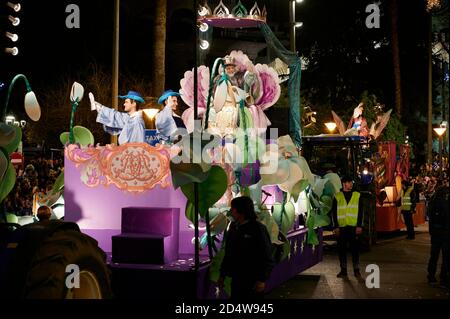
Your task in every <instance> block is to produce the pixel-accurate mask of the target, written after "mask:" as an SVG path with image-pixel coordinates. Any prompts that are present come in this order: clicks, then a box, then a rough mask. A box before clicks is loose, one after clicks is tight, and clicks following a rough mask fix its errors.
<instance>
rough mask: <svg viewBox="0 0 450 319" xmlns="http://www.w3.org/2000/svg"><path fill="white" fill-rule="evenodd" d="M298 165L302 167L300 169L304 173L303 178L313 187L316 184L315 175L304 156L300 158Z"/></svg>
mask: <svg viewBox="0 0 450 319" xmlns="http://www.w3.org/2000/svg"><path fill="white" fill-rule="evenodd" d="M297 163H298V164H299V165H300V169H301V170H302V173H303V178H304V179H306V180H308V182H309V183H310V184H311V185H313V184H314V175H313V173H312V172H311V169H310V168H309V165H308V162H307V161H306V159H305V158H304V157H303V156H299V157H298V160H297Z"/></svg>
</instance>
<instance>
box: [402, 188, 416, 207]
mask: <svg viewBox="0 0 450 319" xmlns="http://www.w3.org/2000/svg"><path fill="white" fill-rule="evenodd" d="M413 189H414V188H413V187H412V186H411V187H409V188H408V189H407V190H406V192H404V191H403V189H402V192H401V197H402V208H401V209H402V210H411V206H412V202H411V192H412V191H413Z"/></svg>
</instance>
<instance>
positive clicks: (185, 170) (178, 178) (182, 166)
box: [170, 161, 209, 189]
mask: <svg viewBox="0 0 450 319" xmlns="http://www.w3.org/2000/svg"><path fill="white" fill-rule="evenodd" d="M208 169H209V168H208ZM170 172H171V174H172V184H173V187H174V188H175V189H177V188H178V187H181V186H184V185H187V184H191V183H202V182H204V181H205V180H206V179H207V178H208V175H209V171H208V170H206V171H205V168H204V167H202V165H200V164H194V163H179V164H175V163H173V162H172V161H171V162H170Z"/></svg>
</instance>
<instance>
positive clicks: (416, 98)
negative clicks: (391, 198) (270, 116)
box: [0, 0, 427, 108]
mask: <svg viewBox="0 0 450 319" xmlns="http://www.w3.org/2000/svg"><path fill="white" fill-rule="evenodd" d="M1 2H2V6H1V7H2V10H3V11H2V13H3V12H4V11H5V10H4V7H6V6H5V5H4V4H3V3H4V2H5V3H6V0H1ZM20 2H21V3H22V6H23V8H22V11H21V12H20V15H19V16H20V18H21V21H22V22H21V25H20V27H19V28H17V33H18V34H19V36H20V40H19V42H18V43H17V46H18V47H19V50H20V54H19V56H16V57H11V56H7V55H5V54H1V55H0V57H1V62H0V81H1V82H3V83H6V84H7V83H9V81H10V79H11V78H12V76H13V75H15V74H17V73H24V74H25V75H27V77H28V79H29V80H30V82H31V84H32V86H33V88H34V89H35V91H38V89H39V90H45V89H46V88H47V87H50V86H53V85H57V84H58V83H59V82H61V81H63V80H64V79H65V78H68V77H72V78H73V75H74V74H77V72H80V71H83V70H84V69H85V68H87V66H88V65H89V64H90V63H94V62H95V63H97V64H99V65H101V66H104V67H105V69H106V70H111V61H112V52H111V51H112V37H113V9H114V8H113V4H114V1H112V0H71V1H68V0H67V1H54V0H42V1H33V0H23V1H20ZM121 2H122V3H121V21H120V23H121V25H120V30H121V32H120V71H121V74H122V73H123V74H125V73H128V74H129V73H131V74H134V75H135V76H136V77H138V78H141V79H143V81H150V74H151V70H152V68H153V67H154V64H155V63H158V61H152V59H151V53H152V48H153V34H152V33H153V30H152V24H153V19H154V11H155V8H154V1H142V0H122V1H121ZM225 2H230V1H228V0H227V1H225ZM244 2H245V3H246V4H247V5H248V3H250V2H253V1H244ZM260 2H263V3H264V4H266V6H267V10H268V23H269V25H270V26H271V27H272V28H273V30H274V31H276V32H277V35H279V36H280V40H281V41H283V42H284V43H286V44H288V43H289V32H288V17H289V15H288V1H287V0H283V1H281V0H262V1H260ZM71 3H74V4H77V5H79V7H80V10H81V28H80V29H68V28H67V27H66V25H65V20H66V17H67V16H68V13H66V12H65V9H66V6H67V5H69V4H71ZM369 3H372V1H368V0H346V1H335V0H334V1H332V0H320V1H318V0H305V1H304V2H303V3H302V4H300V5H298V6H297V21H302V22H304V26H303V27H302V28H301V29H299V31H298V33H297V50H298V52H299V54H300V55H309V54H311V52H312V51H313V50H314V47H315V46H316V45H319V47H320V49H321V50H323V51H324V52H325V51H326V50H328V48H330V50H331V48H332V49H333V50H335V49H336V48H338V47H342V48H344V51H345V50H347V51H349V52H344V53H342V56H339V55H338V54H335V53H334V52H332V53H331V54H330V56H329V59H328V60H322V63H323V64H322V65H319V66H318V67H317V68H312V69H311V70H307V71H304V72H303V74H302V88H303V89H306V90H312V91H314V90H315V91H318V92H320V91H321V90H323V88H322V86H321V83H322V82H323V81H328V80H330V79H332V78H336V77H337V78H338V79H339V78H340V77H342V78H343V80H344V81H348V83H349V86H351V87H352V89H353V91H352V92H350V93H352V94H353V95H354V96H357V95H359V94H361V92H362V91H363V90H364V89H369V90H373V91H374V92H375V93H376V94H377V96H379V97H380V98H381V99H382V100H383V102H384V103H386V104H387V105H388V106H389V108H391V107H393V104H394V103H393V102H394V100H393V96H394V94H393V92H394V86H393V71H392V57H391V51H390V50H391V48H390V44H389V35H390V33H389V32H390V20H389V17H388V12H387V9H386V5H385V4H386V3H387V0H384V1H382V2H381V5H382V16H381V29H380V30H371V31H368V30H367V29H364V27H363V24H364V19H365V17H366V16H367V14H366V13H365V12H364V9H365V6H366V5H367V4H369ZM398 3H399V15H398V17H399V20H398V25H399V33H400V34H399V39H400V55H401V56H400V58H401V71H402V80H403V83H402V86H403V97H404V101H405V102H404V103H405V104H408V105H409V107H410V108H416V107H419V106H418V105H425V104H424V103H426V70H427V63H426V62H427V61H426V39H427V17H426V12H425V10H424V0H399V1H398ZM190 5H191V3H190V1H184V0H169V1H168V13H169V15H168V18H167V43H166V44H167V46H166V70H167V74H166V85H167V87H168V88H173V89H175V90H178V89H179V87H177V86H178V84H179V80H180V79H181V78H182V76H183V73H184V71H186V70H188V69H190V68H191V67H192V66H193V65H192V63H193V55H192V40H193V37H194V32H195V28H194V27H193V23H192V22H191V18H192V11H191V8H192V7H191V6H190ZM183 7H184V9H183ZM175 9H177V10H175ZM174 11H175V13H174ZM253 31H254V30H253ZM253 33H255V32H253ZM220 34H221V33H220V30H215V31H214V36H215V37H216V38H215V42H214V43H215V44H218V45H219V43H220ZM218 35H219V37H217V36H218ZM259 39H261V37H259ZM379 39H385V41H386V43H387V44H386V45H385V46H384V47H383V48H382V49H381V50H379V51H375V50H373V48H368V47H367V46H368V44H371V41H372V40H374V41H375V40H379ZM256 40H258V39H257V38H256V39H255V41H256ZM2 45H3V46H4V45H5V41H4V40H3V42H2ZM371 45H373V44H371ZM242 49H243V50H245V48H242ZM359 51H361V52H363V54H367V55H368V58H369V60H367V61H365V62H364V63H363V67H361V66H359V65H356V64H352V60H351V59H347V60H345V56H347V55H351V54H353V53H355V52H359ZM226 53H228V52H223V53H222V54H223V55H225V54H226ZM215 58H216V56H214V57H213V56H209V57H208V59H209V60H213V59H215ZM340 59H341V60H340ZM323 61H325V62H323ZM327 63H328V64H327ZM120 80H121V78H119V82H120ZM331 85H332V84H331ZM15 93H16V92H15ZM4 94H5V93H4V92H2V95H3V96H4ZM3 96H0V98H2V99H3ZM333 102H334V101H333V99H331V100H329V101H326V103H328V104H331V105H332V104H333ZM416 105H417V106H416Z"/></svg>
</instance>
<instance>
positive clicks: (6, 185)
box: [0, 163, 16, 203]
mask: <svg viewBox="0 0 450 319" xmlns="http://www.w3.org/2000/svg"><path fill="white" fill-rule="evenodd" d="M15 184H16V170H15V169H14V166H13V165H12V164H11V163H9V165H8V168H7V170H6V173H5V175H4V177H3V178H2V180H0V203H1V202H2V201H3V200H4V199H5V198H6V196H8V194H9V193H10V192H11V190H12V189H13V188H14V185H15Z"/></svg>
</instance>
